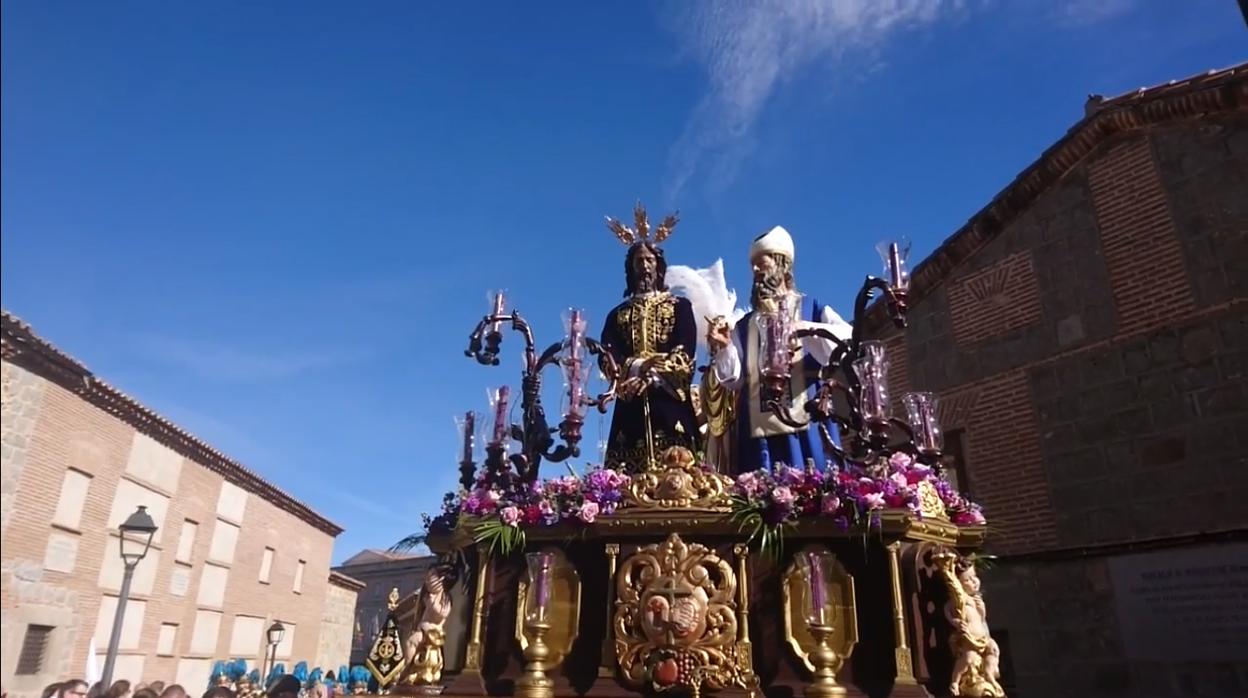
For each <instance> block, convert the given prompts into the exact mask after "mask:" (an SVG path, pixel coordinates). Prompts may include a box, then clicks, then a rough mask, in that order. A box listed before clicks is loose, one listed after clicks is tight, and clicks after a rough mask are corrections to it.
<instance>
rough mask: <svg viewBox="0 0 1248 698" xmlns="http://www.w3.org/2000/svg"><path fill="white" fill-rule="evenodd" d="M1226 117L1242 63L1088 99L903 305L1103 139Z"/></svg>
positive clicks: (932, 264)
mask: <svg viewBox="0 0 1248 698" xmlns="http://www.w3.org/2000/svg"><path fill="white" fill-rule="evenodd" d="M1230 111H1240V112H1244V111H1248V63H1240V64H1238V65H1235V66H1232V67H1230V68H1224V69H1221V70H1210V71H1208V72H1205V73H1201V74H1200V75H1194V76H1192V77H1189V78H1185V79H1183V80H1171V81H1170V82H1167V83H1165V84H1162V85H1156V86H1153V87H1148V88H1140V89H1138V90H1135V91H1132V92H1127V93H1124V94H1121V95H1118V96H1116V97H1111V98H1104V97H1100V96H1098V95H1093V96H1091V97H1089V98H1088V101H1087V103H1086V105H1085V106H1084V117H1083V118H1082V119H1080V120H1079V122H1078V123H1076V124H1075V125H1074V126H1072V127H1071V128H1070V129H1069V130H1068V131H1067V132H1066V135H1065V136H1062V138H1061V139H1060V140H1058V141H1057V142H1056V143H1054V144H1053V145H1052V146H1050V147H1049V149H1048V150H1046V151H1044V152H1043V153H1042V154H1041V155H1040V157H1039V158H1038V159H1037V160H1036V161H1035V162H1033V163H1032V164H1031V165H1030V166H1028V167H1027V169H1025V170H1023V171H1022V172H1021V173H1020V174H1019V175H1018V176H1017V177H1015V178H1014V181H1013V182H1010V184H1009V185H1008V186H1007V187H1006V188H1005V189H1003V190H1001V192H1000V193H998V194H997V195H996V196H995V197H993V199H992V201H990V202H989V203H988V205H987V206H985V207H984V208H983V209H981V210H980V211H979V212H978V213H976V214H975V215H974V216H972V217H971V219H970V220H969V221H967V223H966V224H965V225H963V226H962V227H961V228H960V229H959V230H958V231H957V232H955V233H954V234H953V235H951V236H949V238H948V239H946V240H945V241H944V242H943V243H941V245H940V247H938V248H936V250H935V251H934V252H932V254H931V255H929V256H928V257H927V259H924V260H923V261H922V262H920V263H919V264H917V265H916V266H915V267H914V270H913V273H912V274H911V277H910V279H911V280H910V299H909V302H910V305H911V306H912V307H913V306H914V304H916V303H918V302H919V301H920V300H922V299H923V298H924V297H925V296H927V295H928V294H929V293H931V292H932V291H933V290H934V289H935V288H936V287H937V286H939V285H940V283H941V282H942V281H943V280H944V279H945V278H946V277H947V276H948V275H949V273H950V272H951V271H953V269H954V268H955V267H957V266H958V265H959V264H961V263H962V262H963V261H965V260H966V259H968V258H969V257H970V256H971V255H972V254H974V253H975V252H976V251H977V250H979V248H981V247H983V246H984V245H985V244H987V243H988V242H989V241H991V240H992V239H994V238H995V237H996V236H997V235H999V234H1000V233H1001V231H1003V230H1005V228H1007V227H1008V226H1009V225H1010V223H1012V222H1013V221H1014V219H1015V218H1017V217H1018V216H1019V215H1020V214H1022V213H1023V212H1024V211H1026V210H1027V208H1028V207H1029V206H1030V205H1031V204H1032V202H1034V201H1035V200H1036V199H1037V198H1038V197H1039V196H1040V195H1041V194H1042V193H1044V191H1045V190H1047V189H1048V187H1049V186H1050V185H1051V184H1053V183H1054V182H1057V181H1058V180H1060V179H1061V178H1062V177H1064V176H1065V175H1066V173H1068V172H1070V170H1071V169H1073V168H1074V167H1075V166H1077V165H1078V164H1079V162H1080V161H1082V160H1083V158H1085V157H1087V155H1088V154H1089V153H1091V152H1092V150H1093V149H1094V148H1095V147H1096V146H1097V145H1100V144H1101V143H1102V142H1104V141H1105V139H1106V138H1109V137H1110V136H1112V135H1115V134H1118V133H1123V132H1126V131H1131V130H1134V129H1138V128H1143V127H1146V126H1152V125H1159V124H1166V123H1172V122H1176V121H1181V120H1184V119H1190V118H1194V117H1199V116H1201V115H1204V114H1208V113H1212V112H1230ZM864 323H865V327H864V330H865V331H866V333H867V335H868V336H878V335H879V334H880V333H881V332H882V331H883V330H884V329H885V328H886V327H887V326H888V325H889V320H888V316H887V313H885V311H884V307H883V304H882V303H878V302H877V303H875V304H873V305H872V307H871V308H870V310H869V311H868V312H867V314H866V318H865V319H864Z"/></svg>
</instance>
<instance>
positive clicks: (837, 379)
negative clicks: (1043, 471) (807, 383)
mask: <svg viewBox="0 0 1248 698" xmlns="http://www.w3.org/2000/svg"><path fill="white" fill-rule="evenodd" d="M890 251H891V252H892V264H890V271H891V272H892V273H891V278H890V280H887V281H886V280H884V279H880V278H877V277H874V276H868V277H867V278H866V280H865V281H864V282H863V284H862V288H861V289H860V290H859V291H858V296H857V298H856V299H855V302H854V315H853V330H852V332H851V333H850V336H849V338H848V339H842V338H840V337H837V336H836V335H835V334H833V333H832V332H831V331H830V330H829V329H827V328H826V327H806V328H802V329H797V330H794V331H792V332H788V333H787V337H788V342H787V343H786V346H785V347H784V348H783V350H795V349H796V348H797V346H796V344H797V343H798V342H800V341H801V340H802V339H804V338H807V337H811V338H817V339H822V340H826V341H828V342H830V343H831V344H832V347H833V348H832V352H831V355H830V358H829V360H828V362H827V363H826V364H825V365H823V366H822V367H821V368H820V370H819V372H818V376H817V380H816V384H815V390H814V394H813V396H812V397H811V399H810V400H808V401H806V402H805V403H804V405H803V410H804V412H805V418H803V417H802V416H799V415H795V414H793V409H792V404H791V402H790V401H789V400H787V399H785V398H786V397H787V396H788V395H790V394H791V393H790V385H791V379H792V375H791V373H790V370H789V369H788V368H781V369H778V370H771V371H764V372H763V375H762V402H763V407H764V409H766V410H768V411H770V412H771V413H772V414H774V415H775V416H776V418H777V419H779V420H780V421H781V422H782V423H784V424H785V425H787V426H789V427H791V428H794V429H803V428H817V429H818V430H819V435H820V439H821V441H822V442H823V445H824V447H825V449H826V450H827V452H829V453H831V454H832V455H833V456H834V457H835V458H837V459H838V460H842V461H843V460H850V461H856V462H860V463H875V462H877V461H878V460H879V459H880V457H887V456H889V455H891V454H892V453H896V452H904V453H909V454H911V455H913V456H915V457H916V458H917V459H918V460H919V462H921V463H924V464H926V465H930V466H932V467H933V468H935V469H937V470H939V469H940V467H941V462H940V457H941V453H940V449H939V426H938V425H937V424H936V422H935V414H934V402H933V401H932V399H931V396H930V395H928V394H922V393H920V394H913V395H907V396H906V400H907V408H908V409H909V408H911V407H913V408H914V409H910V410H909V411H910V412H911V422H921V424H914V425H912V424H911V422H907V421H906V420H902V419H898V418H896V417H893V416H891V415H889V414H888V413H887V386H886V385H885V384H884V383H885V381H884V371H885V367H886V360H885V357H884V351H883V349H884V348H883V344H882V343H880V342H877V341H868V340H864V339H863V337H862V332H863V326H864V324H863V319H864V318H865V316H866V313H867V309H868V307H869V305H870V302H871V300H872V298H873V297H875V294H876V292H879V293H880V295H881V297H882V302H884V303H885V304H886V309H887V311H888V314H889V317H890V319H891V320H892V322H893V324H894V325H895V326H896V327H898V328H904V327H905V326H906V312H907V310H908V307H907V292H908V288H907V287H908V279H907V278H906V277H905V276H904V272H902V271H900V269H899V267H894V266H893V265H894V264H898V262H897V260H896V249H895V246H892V247H891V248H890ZM774 350H775V351H781V350H782V349H781V348H776V349H774ZM772 365H775V366H788V365H789V362H788V361H786V360H782V361H777V362H772ZM838 395H840V396H842V398H843V404H844V406H845V409H844V411H843V412H842V411H838V409H837V408H838V404H840V403H839V401H838V400H837V396H838ZM915 396H918V397H915ZM924 396H926V397H924ZM916 401H917V404H915V403H916ZM830 424H835V425H837V426H838V427H839V428H840V430H841V432H842V433H846V432H848V433H849V434H851V436H850V438H848V439H847V440H845V442H844V444H845V445H844V446H843V447H841V446H837V444H836V443H835V442H834V440H833V439H832V435H831V432H830V429H829V425H830ZM916 430H917V431H916ZM916 438H917V440H918V443H916Z"/></svg>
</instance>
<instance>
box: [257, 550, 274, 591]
mask: <svg viewBox="0 0 1248 698" xmlns="http://www.w3.org/2000/svg"><path fill="white" fill-rule="evenodd" d="M272 571H273V548H265V549H264V554H262V555H261V556H260V583H261V584H268V583H269V573H271V572H272Z"/></svg>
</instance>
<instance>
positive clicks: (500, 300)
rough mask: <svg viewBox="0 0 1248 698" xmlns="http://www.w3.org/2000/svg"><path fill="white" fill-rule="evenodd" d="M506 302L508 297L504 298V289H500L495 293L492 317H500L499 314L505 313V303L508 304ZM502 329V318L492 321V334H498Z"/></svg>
mask: <svg viewBox="0 0 1248 698" xmlns="http://www.w3.org/2000/svg"><path fill="white" fill-rule="evenodd" d="M506 302H507V300H506V298H504V296H503V292H502V291H499V292H498V293H495V294H494V307H493V309H492V311H491V312H490V315H491V316H492V317H498V316H499V315H502V314H503V309H504V308H505V307H506V305H505V304H506ZM502 329H503V323H502V321H500V320H495V321H494V322H491V323H490V332H491V333H492V334H496V333H498V332H501V331H502Z"/></svg>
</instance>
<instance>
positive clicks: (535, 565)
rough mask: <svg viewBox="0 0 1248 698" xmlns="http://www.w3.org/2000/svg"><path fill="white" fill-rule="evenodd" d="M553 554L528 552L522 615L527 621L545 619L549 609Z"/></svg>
mask: <svg viewBox="0 0 1248 698" xmlns="http://www.w3.org/2000/svg"><path fill="white" fill-rule="evenodd" d="M554 558H555V556H554V554H553V553H548V552H539V553H528V554H526V555H525V561H526V562H527V563H528V568H529V569H528V572H529V586H528V589H527V590H526V591H525V600H524V601H525V604H524V605H525V608H524V617H525V620H526V621H527V622H529V623H541V622H544V621H545V620H546V613H547V611H548V610H549V609H550V585H551V582H552V581H553V580H552V579H551V577H552V569H551V568H552V566H553V565H554Z"/></svg>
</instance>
